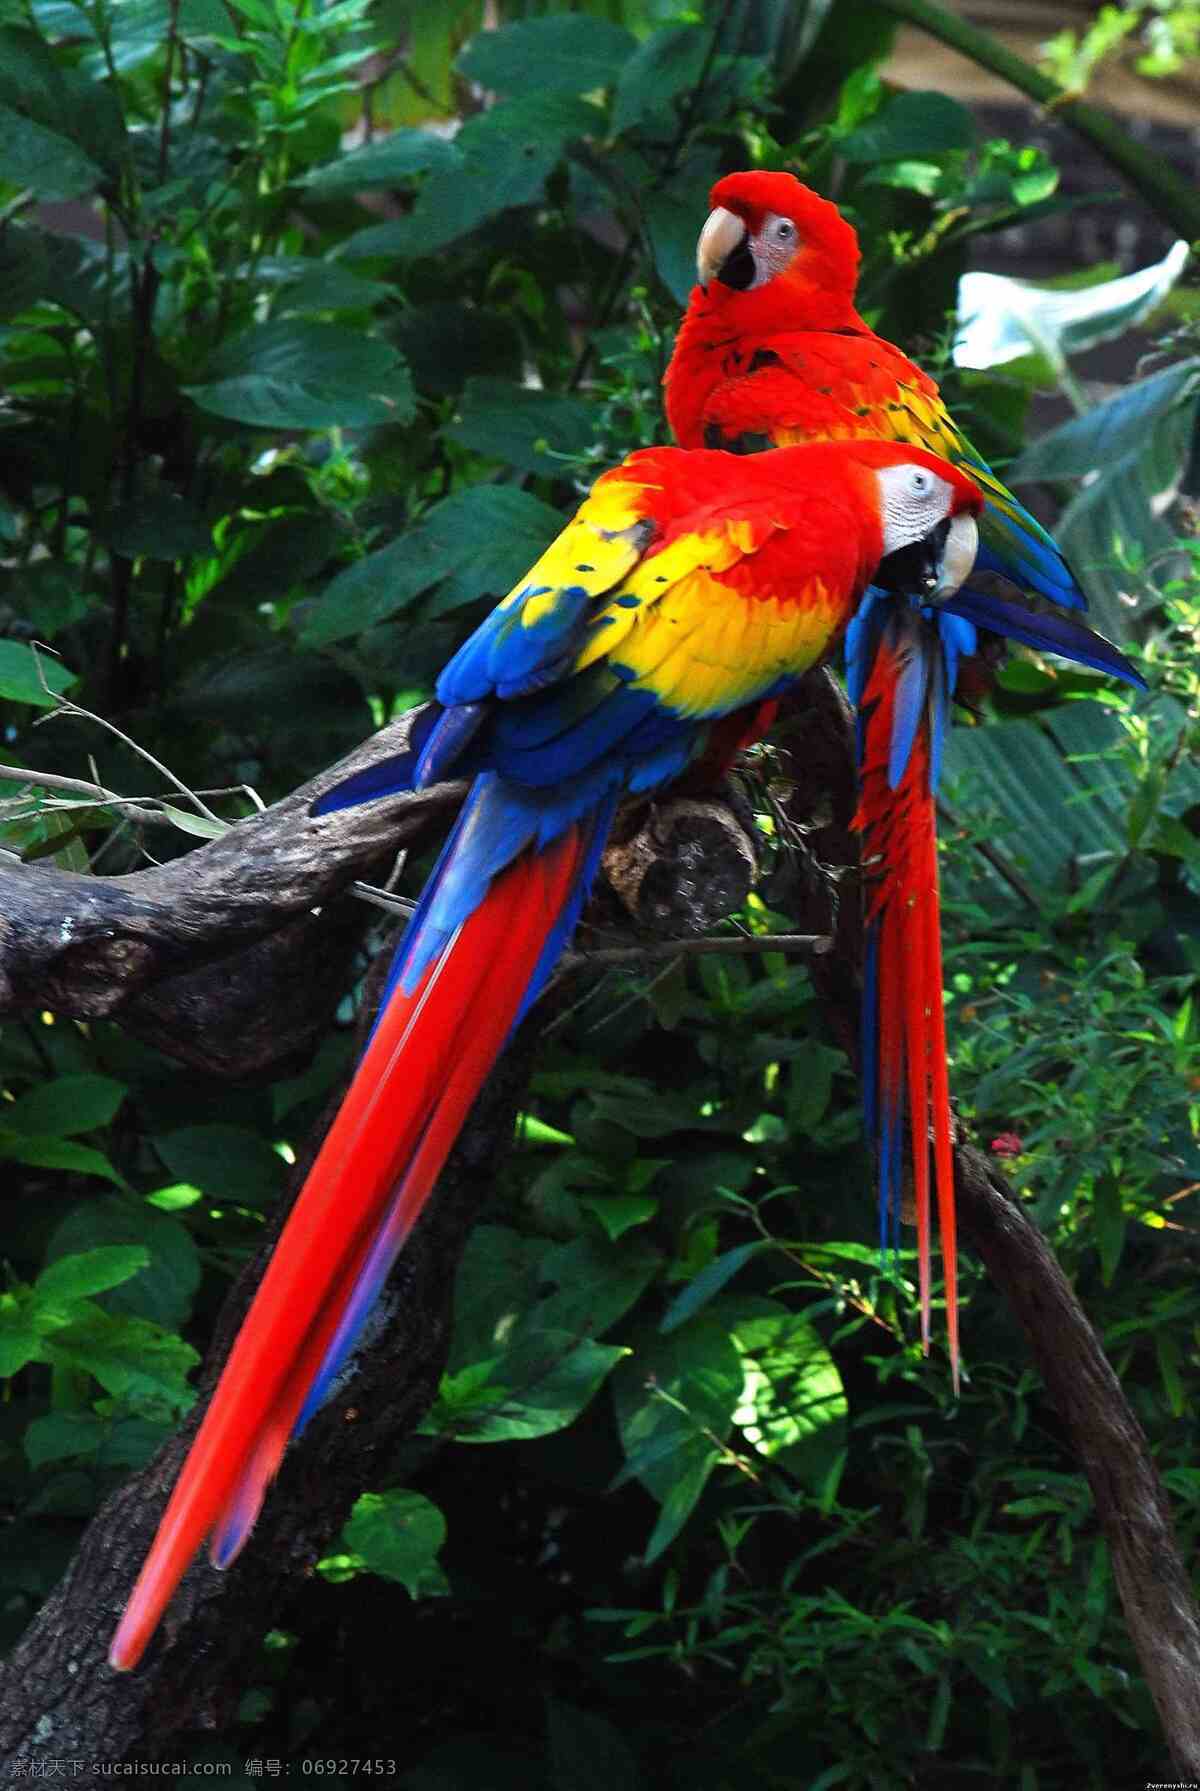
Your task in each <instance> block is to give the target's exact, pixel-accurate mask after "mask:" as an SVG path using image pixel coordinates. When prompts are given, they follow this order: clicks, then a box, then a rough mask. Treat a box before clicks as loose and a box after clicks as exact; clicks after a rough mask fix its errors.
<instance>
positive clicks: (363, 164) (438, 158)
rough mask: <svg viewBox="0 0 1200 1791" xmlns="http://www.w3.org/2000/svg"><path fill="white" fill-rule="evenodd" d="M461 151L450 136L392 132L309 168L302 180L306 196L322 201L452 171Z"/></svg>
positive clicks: (459, 160) (423, 132)
mask: <svg viewBox="0 0 1200 1791" xmlns="http://www.w3.org/2000/svg"><path fill="white" fill-rule="evenodd" d="M461 161H462V151H461V150H460V149H459V148H458V146H457V145H456V143H455V142H454V140H453V139H452V138H450V137H439V136H438V135H437V133H436V132H434V131H404V130H401V131H392V132H391V133H390V134H389V135H388V136H386V137H382V138H379V139H377V140H376V141H375V142H374V143H364V144H362V145H361V147H360V148H358V149H352V150H350V151H349V152H348V153H347V154H346V155H342V156H339V157H338V159H337V161H336V162H326V163H325V164H324V165H323V166H322V167H320V168H312V169H310V170H309V172H308V173H307V174H306V175H305V177H304V185H305V186H306V187H307V188H308V190H309V192H310V193H316V194H317V195H318V197H320V198H324V197H325V195H326V194H329V193H358V192H367V191H369V190H370V189H371V188H372V187H394V186H399V185H401V184H402V183H403V182H405V181H408V180H411V179H412V177H413V175H414V174H426V173H428V172H429V171H430V170H431V169H446V168H456V167H457V166H458V165H459V163H460V162H461Z"/></svg>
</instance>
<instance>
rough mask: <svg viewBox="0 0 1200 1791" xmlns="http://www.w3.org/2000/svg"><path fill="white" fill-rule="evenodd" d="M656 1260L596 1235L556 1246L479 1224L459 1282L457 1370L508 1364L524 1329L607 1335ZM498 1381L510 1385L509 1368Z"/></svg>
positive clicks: (455, 1344) (452, 1357)
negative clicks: (477, 1364) (512, 1347)
mask: <svg viewBox="0 0 1200 1791" xmlns="http://www.w3.org/2000/svg"><path fill="white" fill-rule="evenodd" d="M658 1263H659V1258H658V1256H657V1254H656V1253H655V1252H654V1251H651V1250H646V1249H644V1248H636V1247H632V1246H630V1245H624V1246H621V1247H617V1246H616V1245H613V1244H610V1243H605V1242H603V1241H602V1240H600V1239H598V1238H576V1239H575V1240H574V1241H573V1242H571V1243H569V1244H555V1243H547V1242H546V1241H545V1239H543V1238H531V1237H526V1236H524V1235H523V1234H522V1233H520V1232H517V1231H513V1230H511V1229H510V1228H509V1227H507V1226H503V1225H477V1226H476V1227H475V1229H474V1231H472V1233H471V1236H470V1237H469V1238H468V1240H467V1246H466V1249H465V1250H464V1252H463V1256H462V1261H461V1263H460V1265H459V1271H458V1278H457V1281H456V1283H455V1290H454V1333H453V1342H452V1344H451V1353H450V1366H451V1368H453V1369H460V1368H464V1367H467V1366H468V1365H469V1364H471V1363H472V1362H476V1361H479V1360H483V1359H500V1360H501V1361H502V1360H503V1351H504V1350H506V1349H507V1348H508V1347H509V1346H510V1345H511V1344H512V1343H513V1342H514V1341H515V1340H516V1339H517V1338H518V1337H519V1336H520V1335H521V1333H522V1331H524V1330H534V1331H538V1332H541V1331H546V1330H555V1331H561V1332H565V1333H568V1334H569V1335H571V1336H572V1337H575V1338H579V1337H582V1336H585V1335H587V1334H589V1333H590V1334H592V1335H594V1336H599V1335H601V1334H602V1333H603V1332H605V1331H607V1330H608V1329H609V1328H610V1326H612V1325H614V1324H616V1322H617V1320H618V1319H619V1318H621V1317H623V1315H624V1314H625V1313H626V1312H628V1311H629V1309H630V1307H631V1306H633V1304H634V1303H635V1301H636V1300H637V1299H638V1298H639V1297H640V1295H641V1294H642V1292H643V1291H644V1289H645V1288H646V1286H647V1285H648V1284H649V1281H650V1279H651V1277H652V1276H653V1275H654V1273H655V1271H656V1269H657V1267H658ZM495 1378H496V1379H498V1380H506V1378H507V1370H504V1371H501V1372H498V1373H497V1375H496V1376H495Z"/></svg>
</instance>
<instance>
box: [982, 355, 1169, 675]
mask: <svg viewBox="0 0 1200 1791" xmlns="http://www.w3.org/2000/svg"><path fill="white" fill-rule="evenodd" d="M1198 407H1200V359H1197V358H1196V357H1195V356H1192V357H1191V358H1190V359H1188V360H1185V361H1180V362H1178V363H1177V364H1176V365H1175V366H1173V367H1167V368H1165V369H1164V370H1163V371H1162V372H1161V373H1154V374H1151V375H1150V377H1149V378H1148V379H1142V380H1136V381H1135V382H1134V383H1133V384H1132V385H1129V386H1126V387H1124V388H1123V389H1122V390H1121V391H1119V392H1117V393H1115V394H1114V396H1113V397H1111V398H1109V399H1106V400H1105V402H1104V403H1103V404H1099V405H1097V406H1096V408H1095V409H1094V410H1091V411H1088V412H1087V413H1086V414H1085V415H1084V416H1081V417H1074V418H1072V420H1071V421H1070V422H1069V423H1064V424H1063V425H1061V427H1060V428H1058V429H1054V430H1051V432H1050V434H1049V435H1047V436H1044V437H1043V438H1042V440H1041V441H1039V442H1035V443H1034V445H1033V446H1032V447H1031V448H1027V449H1026V451H1025V453H1024V454H1022V456H1021V458H1020V459H1019V460H1018V461H1017V463H1016V465H1015V467H1014V468H1013V469H1012V473H1011V475H1010V476H1011V477H1012V478H1014V479H1017V480H1020V479H1046V478H1052V479H1055V478H1086V479H1087V483H1086V484H1085V485H1084V486H1083V487H1082V489H1081V490H1080V491H1079V492H1078V494H1077V495H1076V496H1075V497H1074V498H1073V499H1072V500H1071V502H1070V503H1069V504H1068V506H1067V508H1066V510H1065V511H1064V512H1063V515H1062V517H1061V518H1060V520H1059V523H1058V527H1057V529H1056V531H1055V533H1056V536H1057V538H1058V540H1059V542H1060V543H1061V545H1062V547H1063V550H1064V551H1065V552H1066V553H1067V555H1068V556H1069V558H1070V559H1071V561H1072V563H1073V564H1074V566H1075V567H1076V568H1077V570H1078V572H1079V575H1080V578H1081V579H1082V582H1083V586H1084V589H1085V590H1086V591H1087V594H1088V596H1089V598H1090V599H1091V602H1092V606H1093V610H1094V614H1095V617H1096V624H1097V626H1098V627H1099V628H1101V629H1102V630H1103V631H1104V632H1105V633H1106V634H1109V635H1112V636H1114V637H1115V638H1116V639H1118V640H1120V639H1121V638H1122V637H1124V636H1126V635H1127V634H1128V631H1129V622H1130V618H1131V617H1132V616H1136V614H1137V612H1138V608H1139V605H1142V604H1143V603H1145V602H1146V601H1147V599H1148V601H1149V603H1151V604H1153V603H1154V602H1156V601H1157V596H1156V593H1155V590H1154V583H1153V581H1155V580H1162V579H1164V578H1166V577H1168V576H1170V575H1171V574H1172V572H1173V571H1174V569H1175V564H1176V561H1175V557H1174V556H1172V554H1171V551H1170V550H1171V547H1172V543H1173V542H1174V541H1175V538H1176V529H1175V527H1174V525H1173V523H1172V520H1171V517H1170V508H1171V501H1172V499H1173V498H1174V496H1175V495H1176V493H1177V492H1178V490H1179V488H1180V484H1181V481H1182V478H1183V475H1184V472H1185V469H1186V468H1187V465H1188V462H1189V457H1190V455H1191V452H1192V443H1193V439H1194V435H1195V429H1196V417H1197V410H1198ZM1122 551H1123V552H1125V553H1128V552H1130V551H1133V552H1134V553H1135V554H1136V555H1137V556H1138V558H1139V560H1140V561H1141V562H1142V563H1144V564H1147V565H1151V566H1153V567H1154V572H1153V574H1152V575H1151V580H1149V581H1148V580H1147V579H1145V578H1143V577H1141V576H1138V575H1137V574H1134V573H1130V572H1127V571H1125V570H1123V569H1122V567H1121V565H1120V563H1119V558H1118V555H1119V553H1120V552H1122ZM1147 583H1149V586H1150V588H1149V590H1147V588H1146V587H1147Z"/></svg>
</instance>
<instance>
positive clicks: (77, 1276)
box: [34, 1244, 150, 1301]
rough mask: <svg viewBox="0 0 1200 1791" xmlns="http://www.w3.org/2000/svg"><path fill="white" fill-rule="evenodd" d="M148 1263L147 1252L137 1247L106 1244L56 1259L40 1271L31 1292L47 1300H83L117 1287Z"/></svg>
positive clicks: (135, 1245)
mask: <svg viewBox="0 0 1200 1791" xmlns="http://www.w3.org/2000/svg"><path fill="white" fill-rule="evenodd" d="M149 1261H150V1252H149V1251H148V1250H145V1249H143V1248H142V1246H141V1245H140V1244H106V1245H102V1246H101V1247H100V1249H98V1250H87V1251H85V1252H84V1253H83V1254H82V1255H79V1256H60V1257H59V1258H58V1259H57V1261H55V1262H52V1263H50V1264H49V1266H48V1267H46V1268H44V1269H43V1270H42V1272H41V1274H40V1275H39V1276H38V1278H37V1280H36V1281H35V1282H34V1292H35V1293H36V1294H38V1295H39V1296H40V1297H42V1298H44V1299H47V1300H68V1301H69V1300H85V1299H88V1298H90V1296H91V1295H92V1294H98V1293H105V1292H106V1291H107V1290H108V1289H109V1288H110V1287H119V1286H120V1284H121V1282H122V1281H128V1280H129V1279H130V1277H131V1276H132V1275H136V1274H137V1273H138V1272H139V1270H141V1269H144V1268H145V1267H146V1266H147V1264H148V1263H149Z"/></svg>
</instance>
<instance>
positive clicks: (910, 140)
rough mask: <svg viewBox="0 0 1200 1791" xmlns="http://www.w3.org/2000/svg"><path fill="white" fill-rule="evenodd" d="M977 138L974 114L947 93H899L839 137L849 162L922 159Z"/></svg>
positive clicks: (968, 145)
mask: <svg viewBox="0 0 1200 1791" xmlns="http://www.w3.org/2000/svg"><path fill="white" fill-rule="evenodd" d="M974 141H975V125H974V121H973V120H972V118H971V114H970V113H969V112H968V111H967V109H966V107H965V106H960V105H959V103H958V101H957V100H952V99H949V98H948V97H947V96H946V95H945V94H944V93H934V92H930V93H898V94H897V95H896V97H895V98H894V99H891V100H889V101H888V103H887V104H886V105H885V106H884V107H883V109H882V110H881V111H879V112H876V114H875V116H874V117H873V118H871V119H869V120H868V121H867V123H866V124H861V125H859V126H858V128H857V129H856V130H853V131H850V132H849V133H848V134H847V135H846V136H844V137H839V138H838V140H837V153H838V154H839V155H840V156H843V157H844V158H845V159H846V161H848V162H867V163H874V162H895V161H899V160H900V159H901V158H902V157H912V158H914V159H915V160H920V159H921V158H922V157H927V156H931V155H944V154H945V153H946V152H947V151H948V150H954V149H970V148H971V146H972V144H973V143H974Z"/></svg>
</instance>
